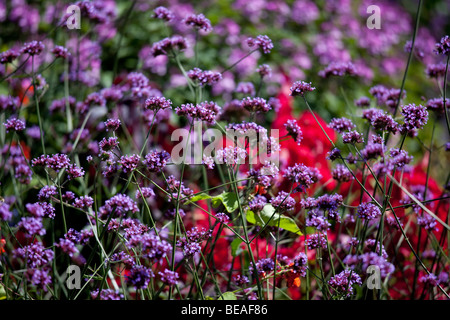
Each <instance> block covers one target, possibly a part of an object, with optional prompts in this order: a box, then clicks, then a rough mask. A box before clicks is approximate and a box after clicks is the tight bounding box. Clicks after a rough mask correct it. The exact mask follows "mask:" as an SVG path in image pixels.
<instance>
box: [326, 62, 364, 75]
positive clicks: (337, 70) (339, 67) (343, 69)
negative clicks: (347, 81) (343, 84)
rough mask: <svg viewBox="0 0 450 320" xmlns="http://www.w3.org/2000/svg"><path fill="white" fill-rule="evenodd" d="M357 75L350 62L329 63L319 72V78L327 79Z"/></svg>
mask: <svg viewBox="0 0 450 320" xmlns="http://www.w3.org/2000/svg"><path fill="white" fill-rule="evenodd" d="M354 75H357V70H356V67H355V65H354V64H353V63H351V62H331V63H330V64H329V65H328V66H327V67H326V68H325V69H323V70H320V71H319V76H321V77H322V78H329V77H330V76H339V77H343V76H354Z"/></svg>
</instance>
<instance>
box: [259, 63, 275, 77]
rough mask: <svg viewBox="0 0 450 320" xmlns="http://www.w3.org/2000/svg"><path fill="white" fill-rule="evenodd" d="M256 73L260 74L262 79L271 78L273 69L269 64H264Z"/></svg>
mask: <svg viewBox="0 0 450 320" xmlns="http://www.w3.org/2000/svg"><path fill="white" fill-rule="evenodd" d="M256 72H258V73H259V75H260V76H261V78H264V77H266V78H270V77H271V76H272V69H271V68H270V66H269V65H268V64H262V65H260V66H259V67H258V68H257V69H256Z"/></svg>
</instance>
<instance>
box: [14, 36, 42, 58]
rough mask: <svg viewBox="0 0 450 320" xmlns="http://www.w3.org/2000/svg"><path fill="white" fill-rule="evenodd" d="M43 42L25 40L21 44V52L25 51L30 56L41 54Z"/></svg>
mask: <svg viewBox="0 0 450 320" xmlns="http://www.w3.org/2000/svg"><path fill="white" fill-rule="evenodd" d="M44 47H45V46H44V44H43V43H42V42H41V41H35V40H34V41H31V42H27V43H25V44H24V45H23V47H22V49H21V50H20V52H21V53H27V54H29V55H30V56H36V55H39V54H41V52H42V50H44Z"/></svg>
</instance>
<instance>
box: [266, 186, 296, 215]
mask: <svg viewBox="0 0 450 320" xmlns="http://www.w3.org/2000/svg"><path fill="white" fill-rule="evenodd" d="M270 203H271V204H272V206H273V207H274V208H275V209H277V210H278V211H280V212H283V211H287V212H291V211H294V209H295V199H294V198H292V197H291V196H290V195H289V193H287V192H285V191H280V192H279V193H278V195H277V196H276V197H274V198H272V199H270Z"/></svg>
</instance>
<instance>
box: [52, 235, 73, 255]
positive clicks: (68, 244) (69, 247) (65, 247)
mask: <svg viewBox="0 0 450 320" xmlns="http://www.w3.org/2000/svg"><path fill="white" fill-rule="evenodd" d="M55 246H57V247H59V248H60V249H61V250H62V251H63V252H64V253H66V254H68V255H69V257H73V256H74V255H75V254H77V253H78V252H79V251H78V249H77V247H76V246H75V243H73V242H72V241H70V240H69V239H65V238H61V239H59V242H58V243H55Z"/></svg>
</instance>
